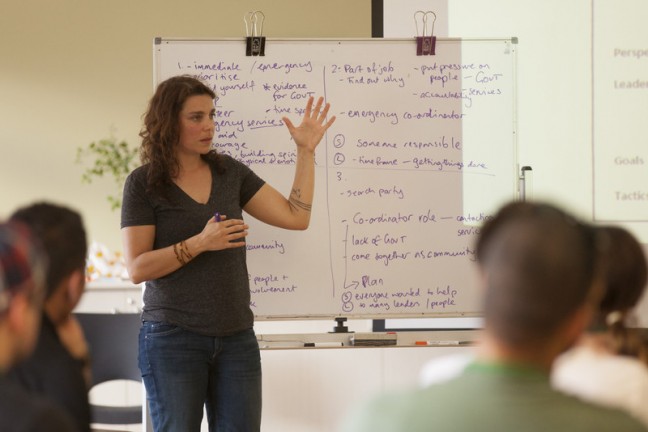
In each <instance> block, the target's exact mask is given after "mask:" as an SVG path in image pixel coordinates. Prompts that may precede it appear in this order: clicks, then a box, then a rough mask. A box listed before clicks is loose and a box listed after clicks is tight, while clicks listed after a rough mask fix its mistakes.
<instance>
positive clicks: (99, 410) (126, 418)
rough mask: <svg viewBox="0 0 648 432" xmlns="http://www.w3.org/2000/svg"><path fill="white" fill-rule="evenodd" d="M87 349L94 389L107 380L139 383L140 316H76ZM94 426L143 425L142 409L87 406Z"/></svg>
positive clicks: (80, 314)
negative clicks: (86, 342)
mask: <svg viewBox="0 0 648 432" xmlns="http://www.w3.org/2000/svg"><path fill="white" fill-rule="evenodd" d="M74 315H75V316H76V318H77V319H78V320H79V323H80V324H81V328H82V329H83V332H84V335H85V338H86V340H87V341H88V347H89V349H90V360H91V365H92V366H91V370H92V383H91V386H92V387H94V386H96V385H98V384H101V383H104V382H106V381H113V380H133V381H138V382H141V381H142V375H141V373H140V370H139V367H138V364H137V355H138V338H139V329H140V327H141V317H140V314H137V313H122V314H111V313H75V314H74ZM90 409H91V412H92V421H93V423H103V424H133V423H141V422H142V406H141V405H138V406H132V407H118V406H117V407H111V406H97V405H92V404H91V405H90Z"/></svg>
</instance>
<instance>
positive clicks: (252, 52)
mask: <svg viewBox="0 0 648 432" xmlns="http://www.w3.org/2000/svg"><path fill="white" fill-rule="evenodd" d="M264 21H265V15H264V14H263V12H261V11H254V12H248V13H247V14H246V15H244V16H243V22H244V23H245V36H246V37H245V55H246V56H265V36H262V34H263V22H264Z"/></svg>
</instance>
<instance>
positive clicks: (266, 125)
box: [154, 38, 518, 319]
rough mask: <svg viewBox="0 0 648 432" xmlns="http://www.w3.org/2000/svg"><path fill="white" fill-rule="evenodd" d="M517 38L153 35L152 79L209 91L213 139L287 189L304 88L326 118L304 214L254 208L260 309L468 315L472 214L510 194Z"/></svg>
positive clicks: (252, 248)
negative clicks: (423, 41)
mask: <svg viewBox="0 0 648 432" xmlns="http://www.w3.org/2000/svg"><path fill="white" fill-rule="evenodd" d="M516 49H517V44H516V40H515V39H488V40H486V39H484V40H466V39H463V40H461V39H444V40H438V41H437V46H436V55H435V56H417V55H416V46H415V43H414V41H413V40H411V39H360V40H355V39H354V40H326V39H325V40H321V39H317V40H273V39H268V40H267V41H266V48H265V56H250V57H246V56H245V41H244V40H243V39H236V40H233V39H224V40H223V39H220V40H187V39H165V38H156V40H155V42H154V82H155V84H157V83H159V82H161V81H163V80H164V79H166V78H168V77H171V76H174V75H181V74H190V75H194V76H197V77H199V78H201V79H203V80H204V81H205V82H206V83H207V84H208V85H209V86H211V87H212V88H213V89H214V90H215V91H216V93H217V94H218V100H217V102H216V107H217V118H216V120H215V123H216V137H215V138H214V146H215V147H216V148H217V149H218V151H219V152H222V153H225V154H229V155H231V156H233V157H235V158H237V159H238V160H241V161H242V162H243V163H245V164H247V165H248V166H250V167H251V168H252V169H253V170H254V171H255V172H256V173H257V174H258V175H260V176H261V177H262V178H264V179H265V180H266V181H268V182H269V183H270V184H272V185H273V187H275V188H276V189H278V190H280V191H282V192H284V193H286V194H288V193H289V191H290V188H291V186H292V180H293V175H294V160H295V149H294V148H295V147H294V143H292V141H291V139H290V136H289V134H288V132H287V130H286V128H285V125H283V124H282V121H281V117H282V116H284V115H285V116H288V117H289V118H291V119H292V120H293V122H297V121H299V119H300V118H301V116H302V115H303V109H304V106H305V103H306V100H307V98H308V97H309V96H310V95H315V96H320V95H322V96H325V98H326V99H327V101H328V102H330V103H331V106H332V108H331V111H330V114H335V115H336V116H337V121H336V122H335V123H334V125H333V126H332V127H331V128H330V129H329V131H328V132H327V134H326V136H325V137H324V139H323V140H322V142H321V144H320V146H319V147H318V149H317V152H316V174H315V175H316V179H315V180H316V190H315V201H314V203H313V214H312V219H311V225H310V227H309V229H308V230H306V231H285V230H280V229H277V228H274V227H270V226H267V225H264V224H262V223H260V222H258V221H256V220H253V219H252V218H251V217H248V218H247V221H248V223H249V225H250V230H249V236H248V237H247V239H246V241H247V246H246V247H247V254H248V271H249V279H250V291H251V295H252V301H251V307H252V310H253V311H254V313H255V316H256V318H257V319H291V318H295V319H302V318H312V319H323V318H331V317H339V316H343V317H349V318H377V319H380V318H387V317H425V316H452V317H455V316H478V315H480V311H481V304H480V303H481V302H480V293H479V288H478V284H477V283H476V277H477V275H476V269H475V266H474V241H475V237H476V235H477V234H478V233H479V227H480V226H481V224H482V223H483V222H484V221H485V220H487V219H488V218H489V217H490V216H491V215H492V214H493V213H494V212H495V211H496V210H497V208H498V207H499V206H500V205H501V204H503V203H504V202H506V201H509V200H511V199H514V198H515V197H516V194H517V182H518V168H517V151H516V109H515V96H516V95H515V87H516V76H515V72H516V71H515V65H516Z"/></svg>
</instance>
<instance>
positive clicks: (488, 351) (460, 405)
mask: <svg viewBox="0 0 648 432" xmlns="http://www.w3.org/2000/svg"><path fill="white" fill-rule="evenodd" d="M596 239H597V236H596V235H595V231H594V230H593V229H592V228H590V227H587V226H585V225H583V224H581V223H579V222H578V221H576V220H575V219H574V218H573V217H571V216H569V215H568V214H566V213H565V212H563V211H561V210H560V209H558V208H556V207H554V206H551V205H547V204H540V203H538V204H533V203H511V204H508V205H506V206H504V207H503V208H502V209H500V211H499V212H498V213H497V214H496V215H495V216H494V217H493V218H492V219H491V220H489V221H488V222H486V223H485V224H484V226H483V228H482V230H481V233H480V237H479V239H478V241H477V247H476V255H477V261H478V263H479V268H480V271H481V281H482V284H483V287H484V299H483V311H484V331H483V334H482V337H481V341H480V344H479V347H478V349H477V354H476V357H475V360H474V361H473V362H471V363H470V364H469V365H468V366H467V367H466V368H465V370H464V371H463V372H462V373H461V375H460V376H459V377H457V378H454V379H452V380H449V381H446V382H444V383H440V384H436V385H432V386H429V387H427V388H424V389H415V390H410V391H405V392H401V393H393V394H386V395H382V396H380V397H377V398H376V399H374V400H372V401H370V402H369V403H368V404H367V405H365V406H363V407H361V408H360V409H359V410H357V411H355V412H354V413H352V415H351V416H350V417H349V418H348V419H347V421H346V422H345V423H344V425H343V428H342V430H343V431H344V432H364V431H366V432H369V431H371V432H381V431H389V432H398V431H403V432H405V431H407V432H418V431H430V430H439V431H444V432H447V431H457V432H467V431H479V432H490V431H493V432H495V431H497V432H501V431H538V432H539V431H543V432H544V431H558V430H559V431H570V432H575V431H588V432H592V431H615V432H624V431H643V430H645V429H644V427H643V426H642V424H641V423H639V422H637V421H636V420H634V419H633V418H631V417H630V416H628V415H627V414H625V413H623V412H621V411H616V410H613V409H607V408H601V407H596V406H594V405H591V404H588V403H586V402H582V401H580V400H578V399H576V398H574V397H571V396H568V395H565V394H562V393H559V392H557V391H555V390H553V389H552V388H551V386H550V380H549V376H550V371H551V367H552V364H553V361H554V359H555V358H556V357H557V356H558V355H559V354H560V353H562V352H563V351H564V350H565V349H567V348H568V347H570V346H571V345H572V344H573V343H574V342H575V341H576V340H577V339H578V337H579V336H580V335H581V334H582V332H583V330H584V329H585V328H586V327H587V325H588V323H589V322H590V318H591V315H592V312H593V307H594V305H596V303H597V301H598V299H599V298H600V291H601V280H600V276H599V275H598V274H597V271H596V269H597V268H598V260H599V255H600V253H599V245H598V242H597V240H596Z"/></svg>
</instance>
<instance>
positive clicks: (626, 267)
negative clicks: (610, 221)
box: [551, 226, 648, 426]
mask: <svg viewBox="0 0 648 432" xmlns="http://www.w3.org/2000/svg"><path fill="white" fill-rule="evenodd" d="M599 232H601V234H602V235H603V240H605V241H607V242H608V246H607V248H606V250H607V252H608V253H607V254H606V266H605V267H606V271H605V278H604V280H605V291H604V293H603V297H602V299H601V302H600V304H599V308H598V311H597V313H596V314H595V316H594V321H593V323H592V325H590V327H589V329H588V331H587V332H586V333H585V334H583V335H582V336H581V338H580V339H579V340H578V343H577V344H576V346H575V347H573V348H572V349H570V350H569V351H567V352H566V353H564V354H563V355H561V356H560V357H559V358H558V360H557V361H556V363H555V366H554V368H553V371H552V374H551V381H552V385H553V386H554V388H556V389H558V390H561V391H563V392H565V393H568V394H571V395H574V396H576V397H579V398H581V399H584V400H587V401H590V402H593V403H598V404H601V405H605V406H610V407H615V408H620V409H623V410H626V411H628V412H629V413H630V414H632V415H634V416H635V417H636V418H637V419H639V420H640V421H642V422H643V423H644V425H646V426H648V344H647V343H646V341H645V340H644V339H643V338H642V337H641V333H640V332H639V330H638V329H632V328H627V327H626V323H630V322H631V319H632V316H633V313H634V310H635V308H636V306H637V303H639V300H640V299H641V297H642V296H643V295H644V291H645V288H646V281H647V274H648V269H647V264H646V257H645V255H644V252H643V249H642V247H641V244H639V242H638V241H637V239H636V238H635V237H634V236H633V235H632V234H631V233H630V232H628V231H627V230H625V229H624V228H621V227H616V226H604V227H601V228H599Z"/></svg>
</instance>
